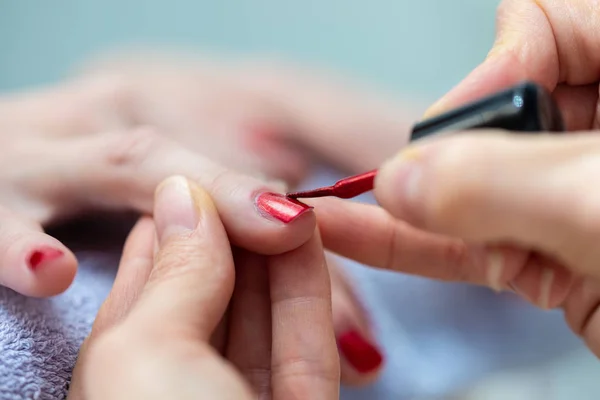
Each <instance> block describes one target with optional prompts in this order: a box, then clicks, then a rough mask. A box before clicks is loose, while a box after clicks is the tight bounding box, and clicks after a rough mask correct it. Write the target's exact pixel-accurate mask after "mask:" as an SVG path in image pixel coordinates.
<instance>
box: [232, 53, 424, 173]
mask: <svg viewBox="0 0 600 400" xmlns="http://www.w3.org/2000/svg"><path fill="white" fill-rule="evenodd" d="M234 73H235V75H236V76H235V77H234V78H233V79H237V80H238V81H240V85H241V86H242V87H246V88H250V90H251V91H254V92H256V93H257V94H258V95H259V96H261V98H262V99H263V101H264V102H266V103H267V105H269V106H271V107H272V108H273V109H274V110H275V112H277V113H278V115H283V116H284V117H286V118H287V119H288V120H289V121H290V124H291V125H292V126H293V128H294V129H288V130H286V133H287V135H286V137H287V138H289V139H291V140H294V141H295V142H297V143H298V144H300V145H302V146H304V147H306V148H308V149H310V150H312V151H313V152H316V153H317V154H319V155H321V156H322V157H323V158H324V159H326V160H327V161H328V162H330V163H332V164H334V165H336V166H338V167H340V168H342V169H346V170H350V171H357V172H358V171H365V170H369V169H373V168H376V167H378V166H379V164H380V163H381V162H382V161H383V160H385V159H386V158H388V157H389V156H391V155H392V154H393V151H394V150H393V149H398V148H400V147H402V146H404V145H405V144H406V143H407V142H408V138H409V132H410V130H411V126H412V124H413V122H414V121H415V120H416V119H417V118H418V112H419V111H420V110H419V109H416V108H417V106H415V101H414V99H413V101H412V102H411V103H409V102H405V103H403V102H401V101H397V100H396V99H394V98H392V97H391V96H388V97H386V96H385V95H384V94H382V93H381V90H377V91H375V90H373V89H372V88H364V87H363V88H360V87H357V85H355V84H350V83H349V82H347V81H346V80H345V79H343V78H340V76H339V74H335V73H330V74H327V73H323V72H320V73H317V72H315V71H311V70H310V69H308V68H306V67H304V68H302V69H299V68H294V67H292V66H290V65H285V64H282V63H269V62H268V61H257V60H250V61H247V62H246V63H240V64H238V67H237V69H236V70H235V71H234Z"/></svg>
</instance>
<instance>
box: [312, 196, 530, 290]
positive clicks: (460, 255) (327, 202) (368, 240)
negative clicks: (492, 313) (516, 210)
mask: <svg viewBox="0 0 600 400" xmlns="http://www.w3.org/2000/svg"><path fill="white" fill-rule="evenodd" d="M311 204H313V205H315V210H316V212H317V218H318V220H319V229H320V230H321V233H322V235H323V243H324V244H325V246H326V247H327V249H328V250H330V251H332V252H334V253H337V254H339V255H341V256H344V257H347V258H350V259H353V260H355V261H357V262H360V263H363V264H366V265H370V266H373V267H376V268H381V269H387V270H393V271H398V272H403V273H408V274H412V275H418V276H422V277H425V278H431V279H437V280H442V281H452V282H466V283H473V284H477V285H485V286H488V287H491V288H493V289H495V290H501V289H503V287H504V286H505V284H506V282H509V281H510V280H512V279H513V278H514V276H515V275H516V274H517V273H518V272H519V271H520V269H521V267H522V265H523V262H524V261H525V258H526V256H527V254H526V253H525V252H523V251H521V250H518V249H513V248H511V247H507V246H503V247H499V248H494V249H493V250H494V251H493V252H488V248H486V247H484V246H481V245H475V244H467V243H465V242H464V241H463V240H460V239H456V238H452V237H449V236H443V235H439V234H434V233H430V232H426V231H424V230H420V229H417V228H415V227H413V226H411V225H409V224H408V223H406V222H404V221H401V220H398V219H396V218H394V217H393V216H392V215H390V214H389V213H388V212H387V211H385V210H384V209H382V208H381V207H378V206H376V205H370V204H360V203H355V202H350V201H344V200H340V199H333V198H323V199H312V200H311ZM498 251H500V252H501V253H500V254H501V255H502V257H503V267H502V268H499V267H498V265H497V263H496V261H497V258H496V255H497V254H498Z"/></svg>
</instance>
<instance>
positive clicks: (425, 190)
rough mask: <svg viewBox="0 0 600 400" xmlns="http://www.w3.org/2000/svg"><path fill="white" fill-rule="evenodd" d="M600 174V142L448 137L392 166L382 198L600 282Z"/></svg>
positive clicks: (415, 217)
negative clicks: (599, 243) (548, 258)
mask: <svg viewBox="0 0 600 400" xmlns="http://www.w3.org/2000/svg"><path fill="white" fill-rule="evenodd" d="M599 170H600V138H598V135H589V134H588V135H585V134H574V135H569V136H562V137H557V136H551V135H539V136H538V135H536V136H530V137H528V136H518V137H517V136H511V135H510V134H503V133H493V132H490V133H486V134H485V135H481V134H480V133H479V134H478V133H474V134H469V135H458V136H453V137H451V136H448V137H445V138H441V139H438V140H424V141H423V142H422V144H420V145H415V146H414V147H409V148H407V149H406V150H405V151H403V152H401V153H400V154H399V155H398V156H396V157H395V158H393V159H392V160H390V161H389V162H388V163H386V164H385V165H384V166H383V167H382V168H381V170H380V172H379V173H378V176H377V178H376V182H375V196H376V197H377V200H378V201H379V202H380V204H381V205H382V206H383V207H384V208H385V209H386V210H388V211H389V212H390V213H391V214H393V215H394V216H396V217H398V218H402V219H406V220H408V221H409V222H410V223H412V224H413V225H415V226H417V227H420V228H423V229H426V230H428V231H432V232H435V233H440V234H446V235H450V236H454V237H459V238H461V239H464V240H466V241H470V242H476V243H477V242H479V243H492V244H493V243H498V242H502V243H507V242H508V243H514V244H518V245H520V246H523V247H526V248H528V249H533V250H537V251H541V252H543V253H545V254H547V255H549V256H553V257H556V258H557V259H558V261H560V262H562V263H564V264H565V265H566V266H567V267H569V268H571V269H572V270H573V271H574V272H579V273H585V274H589V275H595V276H598V277H600V270H598V268H597V265H598V263H599V262H600V247H598V246H597V243H596V242H597V237H598V233H600V205H599V204H600V203H598V201H597V199H598V198H599V196H600V188H599V187H598V186H595V185H590V182H593V181H594V180H595V179H596V178H595V177H596V176H597V172H598V171H599Z"/></svg>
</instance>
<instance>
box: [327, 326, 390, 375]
mask: <svg viewBox="0 0 600 400" xmlns="http://www.w3.org/2000/svg"><path fill="white" fill-rule="evenodd" d="M338 346H339V348H340V351H341V352H342V354H343V356H344V358H345V359H346V360H347V361H348V362H349V363H350V364H351V365H352V366H353V367H354V369H356V370H357V371H358V372H359V373H361V374H366V373H369V372H373V371H375V370H376V369H377V368H379V366H380V365H381V363H382V362H383V356H382V355H381V352H380V351H379V350H378V349H377V347H375V346H373V345H372V344H371V343H370V342H369V341H368V340H366V339H365V338H364V337H363V336H362V335H361V334H360V333H359V332H357V331H348V332H346V333H344V334H343V335H341V336H339V337H338Z"/></svg>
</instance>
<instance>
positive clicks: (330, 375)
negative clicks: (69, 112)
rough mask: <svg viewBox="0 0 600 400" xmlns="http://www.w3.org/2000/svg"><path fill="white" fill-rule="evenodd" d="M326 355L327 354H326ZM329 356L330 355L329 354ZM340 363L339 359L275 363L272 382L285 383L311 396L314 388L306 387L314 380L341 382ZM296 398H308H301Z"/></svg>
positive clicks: (292, 360)
mask: <svg viewBox="0 0 600 400" xmlns="http://www.w3.org/2000/svg"><path fill="white" fill-rule="evenodd" d="M324 355H325V354H324ZM327 355H328V354H327ZM339 365H340V362H339V356H338V357H321V358H318V359H311V358H307V357H296V358H288V359H286V360H285V361H281V362H274V363H273V364H272V366H271V370H272V375H271V379H272V381H285V382H286V383H287V384H288V385H289V387H290V388H294V391H296V392H299V393H303V394H306V395H310V394H311V393H312V391H313V388H311V387H308V386H306V385H307V384H308V383H310V382H313V381H314V378H318V379H319V380H325V381H329V382H336V383H337V382H339V377H340V366H339ZM296 398H307V397H306V396H299V397H296Z"/></svg>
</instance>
